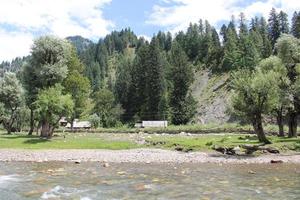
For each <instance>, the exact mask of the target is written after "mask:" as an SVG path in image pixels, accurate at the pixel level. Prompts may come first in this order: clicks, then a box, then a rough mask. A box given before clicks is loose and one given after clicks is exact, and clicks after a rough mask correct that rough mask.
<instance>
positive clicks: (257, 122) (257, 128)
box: [252, 113, 271, 144]
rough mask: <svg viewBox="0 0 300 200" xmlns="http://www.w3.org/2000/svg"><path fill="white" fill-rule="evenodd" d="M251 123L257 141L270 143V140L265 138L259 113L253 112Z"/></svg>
mask: <svg viewBox="0 0 300 200" xmlns="http://www.w3.org/2000/svg"><path fill="white" fill-rule="evenodd" d="M252 124H253V129H254V132H255V133H256V134H257V137H258V140H259V142H262V143H265V144H271V142H270V141H269V140H268V139H267V137H266V135H265V132H264V129H263V126H262V117H261V113H258V114H255V116H254V118H253V121H252Z"/></svg>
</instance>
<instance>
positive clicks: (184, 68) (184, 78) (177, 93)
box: [170, 42, 195, 125]
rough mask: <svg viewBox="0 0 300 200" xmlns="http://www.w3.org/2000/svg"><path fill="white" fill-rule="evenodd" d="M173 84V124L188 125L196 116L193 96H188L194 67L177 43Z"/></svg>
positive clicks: (171, 96)
mask: <svg viewBox="0 0 300 200" xmlns="http://www.w3.org/2000/svg"><path fill="white" fill-rule="evenodd" d="M171 66H172V67H171V72H170V73H171V74H170V77H171V82H172V84H173V87H172V90H171V94H170V107H171V112H172V123H173V124H175V125H179V124H186V123H188V122H189V121H190V120H191V119H192V118H193V117H194V115H193V114H195V110H192V111H191V109H194V107H193V106H194V103H191V101H195V100H193V99H192V96H188V91H189V87H190V85H191V84H192V82H193V70H192V66H191V65H190V64H189V63H188V58H187V56H186V55H185V53H184V51H183V49H182V48H181V47H180V45H179V44H178V43H177V42H174V43H173V45H172V49H171Z"/></svg>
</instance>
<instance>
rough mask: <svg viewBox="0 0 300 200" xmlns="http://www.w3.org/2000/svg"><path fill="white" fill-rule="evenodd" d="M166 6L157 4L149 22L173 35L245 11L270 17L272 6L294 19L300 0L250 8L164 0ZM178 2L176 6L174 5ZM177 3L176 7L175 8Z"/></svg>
mask: <svg viewBox="0 0 300 200" xmlns="http://www.w3.org/2000/svg"><path fill="white" fill-rule="evenodd" d="M163 2H164V3H165V5H155V6H154V7H153V10H152V13H151V15H150V16H149V19H148V21H147V23H149V24H154V25H159V26H163V27H167V28H171V32H173V33H174V32H177V31H179V30H184V29H185V28H186V27H187V26H188V24H189V23H190V22H194V23H195V22H198V21H199V19H207V20H208V21H209V22H210V23H211V24H213V25H216V24H217V23H218V22H220V21H223V20H229V19H230V18H231V15H236V16H237V15H238V14H239V13H240V12H244V13H245V14H246V17H248V18H251V17H253V16H255V15H257V14H261V15H263V16H265V17H268V15H269V12H270V10H271V8H272V7H275V8H277V9H280V10H281V9H282V10H283V11H285V12H287V13H288V14H289V16H290V17H291V15H292V12H293V11H296V10H300V1H299V0H267V1H255V2H252V3H250V4H248V5H247V6H244V7H242V6H239V4H240V5H241V3H244V2H245V1H241V0H213V1H207V0H163ZM174 3H175V4H176V5H174ZM172 4H173V5H172Z"/></svg>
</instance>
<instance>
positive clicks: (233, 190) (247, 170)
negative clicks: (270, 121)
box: [0, 162, 300, 200]
mask: <svg viewBox="0 0 300 200" xmlns="http://www.w3.org/2000/svg"><path fill="white" fill-rule="evenodd" d="M0 199H1V200H2V199H3V200H19V199H21V200H22V199H78V200H80V199H81V200H90V199H143V200H148V199H203V200H204V199H205V200H208V199H227V200H229V199H253V200H258V199H280V200H284V199H287V200H292V199H295V200H296V199H300V165H293V164H245V165H241V164H239V165H232V164H223V165H220V164H135V163H131V164H124V163H122V164H110V166H108V167H103V166H102V164H101V163H98V162H87V163H80V164H74V163H72V162H43V163H31V162H0Z"/></svg>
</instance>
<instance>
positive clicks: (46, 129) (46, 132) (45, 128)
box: [41, 121, 51, 138]
mask: <svg viewBox="0 0 300 200" xmlns="http://www.w3.org/2000/svg"><path fill="white" fill-rule="evenodd" d="M50 131H51V129H50V124H49V122H48V121H43V122H42V130H41V137H44V138H48V137H49V136H50Z"/></svg>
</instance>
